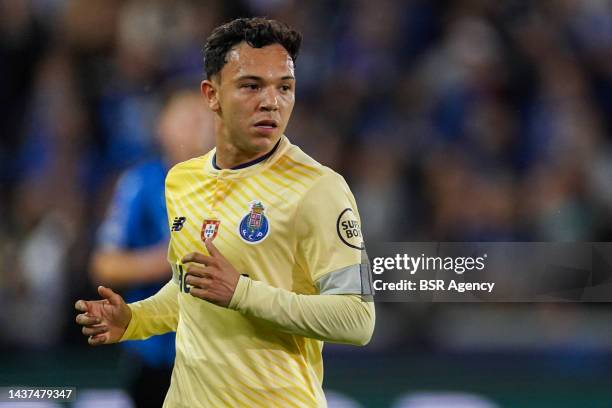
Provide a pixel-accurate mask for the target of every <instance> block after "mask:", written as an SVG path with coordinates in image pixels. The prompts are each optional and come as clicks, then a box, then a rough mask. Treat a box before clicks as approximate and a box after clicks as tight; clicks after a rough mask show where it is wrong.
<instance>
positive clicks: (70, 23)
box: [0, 0, 612, 347]
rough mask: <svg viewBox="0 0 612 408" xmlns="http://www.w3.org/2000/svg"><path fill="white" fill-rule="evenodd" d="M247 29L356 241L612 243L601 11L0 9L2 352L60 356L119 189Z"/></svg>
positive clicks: (290, 3)
mask: <svg viewBox="0 0 612 408" xmlns="http://www.w3.org/2000/svg"><path fill="white" fill-rule="evenodd" d="M251 15H265V16H268V17H271V18H277V19H280V20H282V21H285V22H287V23H289V24H290V25H292V26H294V27H296V28H297V29H299V30H300V31H301V32H302V33H303V35H304V42H303V48H302V51H301V53H300V55H299V57H298V60H297V64H296V73H297V77H298V82H297V103H296V108H295V111H294V115H293V117H292V119H291V122H290V124H289V128H288V130H287V136H288V137H289V138H290V140H291V141H292V142H293V143H295V144H298V145H299V146H301V147H302V149H303V150H305V151H306V152H307V153H308V154H310V155H311V156H313V157H314V158H316V159H317V160H319V161H320V162H322V163H323V164H325V165H327V166H330V167H331V168H333V169H335V170H336V171H338V172H340V173H341V174H343V175H344V176H345V178H346V179H347V181H348V183H349V185H350V186H351V188H352V190H353V192H354V193H355V195H356V198H357V203H358V205H359V209H360V213H361V218H362V220H363V231H364V235H365V237H366V243H367V242H368V241H376V242H385V241H446V240H449V241H466V240H467V241H492V240H493V241H606V240H609V238H610V237H611V236H612V183H610V180H612V143H611V142H612V137H610V135H611V134H612V133H611V132H612V119H611V118H612V4H611V3H610V2H608V1H605V0H584V1H581V0H542V1H527V0H508V1H503V2H495V1H487V0H463V1H462V0H457V1H453V2H448V1H441V0H440V1H428V0H412V1H401V0H377V1H367V0H355V1H349V0H333V1H324V0H316V1H308V2H298V1H297V0H243V1H232V2H227V1H212V0H208V1H207V0H201V1H199V0H198V1H196V0H193V1H189V0H178V1H170V0H167V1H160V0H87V1H85V0H0V112H1V114H0V213H1V214H2V222H0V310H1V312H0V324H1V327H3V328H4V329H6V330H4V329H3V330H2V331H1V332H0V345H4V346H12V345H17V344H21V345H25V346H31V347H44V346H49V345H56V344H59V343H60V342H62V341H64V340H65V339H66V338H67V337H68V338H73V337H75V338H76V335H75V332H76V331H77V330H76V329H75V328H74V327H72V326H71V324H72V312H71V308H72V302H73V300H74V299H76V298H77V295H78V296H81V295H82V294H87V293H90V294H93V289H92V288H93V286H94V285H93V283H92V281H91V278H90V275H89V274H88V264H89V258H90V255H91V252H92V247H93V245H94V240H95V234H96V230H97V228H98V226H99V224H100V222H101V220H102V218H103V217H104V213H105V211H106V207H107V205H108V202H109V199H110V195H111V192H112V189H113V187H114V185H115V182H116V180H117V177H118V175H119V174H120V172H121V171H123V170H125V169H126V168H128V167H129V166H131V165H133V164H135V163H138V162H140V161H142V160H144V159H146V158H147V157H149V156H151V155H152V154H154V152H155V151H156V149H158V146H157V142H156V136H155V134H156V132H157V127H156V123H157V116H158V113H159V111H160V108H161V106H162V105H163V103H164V101H165V100H166V98H167V97H168V95H169V94H170V93H171V92H173V91H175V90H177V89H197V88H198V86H199V81H200V80H201V79H202V75H203V74H202V72H203V65H202V45H203V43H204V40H205V38H206V37H207V35H208V34H209V33H210V31H211V30H212V28H214V27H215V26H217V25H219V24H220V23H223V22H225V21H228V20H230V19H232V18H235V17H238V16H251ZM458 308H459V309H461V307H459V306H456V307H453V309H449V308H446V309H445V308H444V307H443V306H441V307H430V306H427V305H406V304H404V305H397V306H383V307H382V309H381V311H382V314H379V316H380V317H381V319H380V320H379V324H378V329H377V333H378V332H379V333H380V334H379V336H381V338H382V340H380V344H381V345H384V344H389V343H392V342H397V341H402V338H404V337H405V339H404V340H406V339H409V338H410V336H413V334H414V333H415V331H416V330H414V329H411V328H413V327H416V328H418V332H419V333H420V335H419V337H418V338H417V339H414V338H412V340H413V341H414V342H418V343H419V344H424V345H425V347H430V346H432V345H433V346H435V345H436V344H439V343H440V341H438V340H436V339H447V338H448V332H447V331H444V330H450V328H452V327H453V324H452V323H453V322H457V321H458V320H457V319H458V318H459V317H458V315H459V314H461V315H462V316H466V314H465V313H463V312H461V311H459V312H458ZM466 309H467V307H464V309H463V310H466ZM510 309H512V308H508V310H506V309H504V311H507V312H508V313H512V310H515V309H512V310H510ZM518 309H521V308H520V307H518ZM472 310H474V308H473V307H472ZM521 310H523V309H521ZM580 310H581V309H578V308H575V309H572V310H570V312H569V316H570V317H571V316H577V315H580V314H581V313H582V314H583V315H586V314H587V313H584V312H581V311H580ZM482 311H483V309H482V308H481V309H479V312H482ZM489 312H490V316H489V318H490V323H491V324H492V325H493V324H494V323H495V321H496V320H499V319H500V317H499V316H502V313H501V310H499V309H494V310H493V311H490V310H489ZM539 313H540V314H541V315H543V316H544V317H542V319H544V320H545V321H556V320H555V316H559V315H560V313H559V312H556V311H555V310H554V307H553V308H551V307H548V308H546V309H545V310H544V311H542V310H540V312H539ZM455 315H457V316H455ZM66 316H70V319H66ZM508 316H509V314H508ZM551 316H552V317H551ZM562 316H563V317H564V318H567V316H568V312H567V311H566V310H564V312H563V314H562ZM436 318H439V319H438V320H436ZM551 319H552V320H551ZM559 320H561V319H559ZM570 320H571V319H570ZM575 320H576V321H580V319H578V318H576V319H575ZM398 321H401V322H402V324H397V322H398ZM485 321H487V320H485ZM475 322H476V320H473V321H472V323H473V324H474V325H475V326H478V324H476V323H475ZM564 324H565V325H567V324H569V323H567V322H565V323H564ZM576 324H577V325H578V324H579V323H576ZM580 324H582V323H580ZM534 326H538V327H541V326H542V325H541V320H538V319H535V321H534ZM488 327H494V326H488ZM555 327H556V326H555ZM564 327H565V326H564ZM480 329H482V326H481V327H480ZM492 330H493V329H492ZM555 330H558V331H560V332H563V333H565V331H566V330H565V328H563V329H559V328H556V329H552V332H553V333H556V332H555ZM569 331H570V332H571V329H569ZM493 334H497V335H499V333H492V335H493ZM557 334H558V333H557ZM437 335H438V337H436V336H437ZM385 336H387V337H386V339H387V340H385ZM475 336H476V335H475ZM550 337H551V338H552V337H555V336H552V335H550ZM504 338H505V339H507V337H504ZM555 338H557V337H555ZM479 339H481V338H479ZM79 340H80V341H83V340H82V339H79ZM406 341H408V340H406ZM466 341H467V340H466ZM470 344H473V343H470Z"/></svg>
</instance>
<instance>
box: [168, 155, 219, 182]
mask: <svg viewBox="0 0 612 408" xmlns="http://www.w3.org/2000/svg"><path fill="white" fill-rule="evenodd" d="M211 152H212V151H211ZM211 152H208V153H206V154H205V155H203V156H199V157H194V158H193V159H189V160H186V161H184V162H180V163H177V164H175V165H174V166H173V167H172V168H171V169H170V171H168V175H167V176H166V186H168V184H172V183H177V182H181V180H184V178H185V176H186V175H188V174H197V173H198V172H204V165H205V163H206V160H207V158H208V157H209V156H210V154H211Z"/></svg>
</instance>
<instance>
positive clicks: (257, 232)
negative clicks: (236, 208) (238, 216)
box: [238, 200, 270, 244]
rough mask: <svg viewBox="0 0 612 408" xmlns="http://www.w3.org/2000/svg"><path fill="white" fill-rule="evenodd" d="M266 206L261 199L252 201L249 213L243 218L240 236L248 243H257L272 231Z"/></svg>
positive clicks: (239, 230) (239, 229) (239, 231)
mask: <svg viewBox="0 0 612 408" xmlns="http://www.w3.org/2000/svg"><path fill="white" fill-rule="evenodd" d="M265 211H266V210H265V207H264V205H263V204H262V203H261V201H258V200H255V201H252V202H251V204H250V205H249V213H248V214H247V215H245V216H244V218H242V221H240V225H239V226H238V234H239V235H240V238H242V240H243V241H244V242H246V243H248V244H257V243H259V242H261V241H263V240H264V239H265V238H266V237H267V236H268V233H269V232H270V223H269V222H268V218H267V217H266V214H265Z"/></svg>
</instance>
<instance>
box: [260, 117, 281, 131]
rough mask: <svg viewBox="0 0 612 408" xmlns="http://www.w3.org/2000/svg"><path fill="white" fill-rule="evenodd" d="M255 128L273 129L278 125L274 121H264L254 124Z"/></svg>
mask: <svg viewBox="0 0 612 408" xmlns="http://www.w3.org/2000/svg"><path fill="white" fill-rule="evenodd" d="M255 127H258V128H262V129H274V128H276V127H278V124H277V123H276V121H274V120H271V119H270V120H268V119H266V120H260V121H259V122H256V123H255Z"/></svg>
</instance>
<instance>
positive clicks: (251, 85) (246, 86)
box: [242, 84, 259, 91]
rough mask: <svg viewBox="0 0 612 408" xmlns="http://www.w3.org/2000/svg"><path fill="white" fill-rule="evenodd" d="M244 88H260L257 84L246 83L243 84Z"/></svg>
mask: <svg viewBox="0 0 612 408" xmlns="http://www.w3.org/2000/svg"><path fill="white" fill-rule="evenodd" d="M242 88H246V89H251V90H253V91H255V90H257V89H258V88H259V86H257V84H244V85H242Z"/></svg>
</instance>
